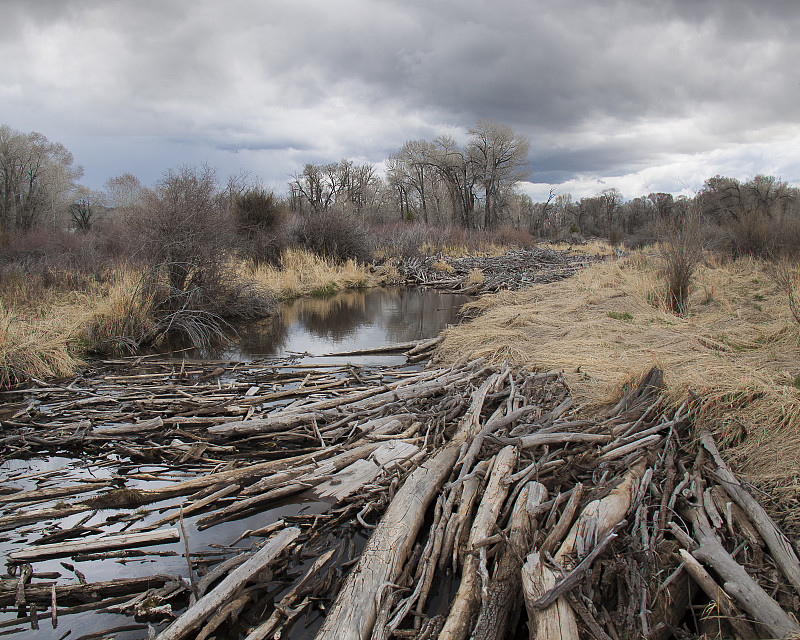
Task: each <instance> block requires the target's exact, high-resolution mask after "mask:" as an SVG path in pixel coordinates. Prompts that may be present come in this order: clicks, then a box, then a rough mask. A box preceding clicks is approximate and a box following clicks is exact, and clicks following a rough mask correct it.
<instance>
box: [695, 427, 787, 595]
mask: <svg viewBox="0 0 800 640" xmlns="http://www.w3.org/2000/svg"><path fill="white" fill-rule="evenodd" d="M700 442H701V443H702V444H703V446H704V447H705V448H706V450H707V451H708V452H709V453H710V454H711V456H712V457H713V458H714V462H715V463H716V464H717V474H716V475H717V477H718V478H719V479H720V480H721V481H722V483H723V486H724V487H725V490H726V491H727V492H728V493H729V494H730V496H731V498H733V499H734V501H735V502H736V504H738V505H739V506H740V507H741V508H742V509H743V510H744V512H745V513H746V514H747V515H748V516H749V517H750V519H751V520H752V521H753V524H754V525H755V526H756V529H758V532H759V533H760V534H761V537H762V538H764V542H766V543H767V547H769V550H770V552H771V555H772V558H773V559H774V560H775V563H776V564H777V565H778V566H779V567H780V569H781V571H782V572H783V575H785V576H786V577H787V579H788V580H789V582H791V583H792V586H794V588H795V589H796V590H797V591H798V592H800V561H799V560H798V559H797V555H796V554H795V552H794V549H792V545H791V544H790V543H789V541H788V540H787V539H786V536H785V535H783V533H782V532H781V531H780V529H778V527H777V526H775V523H774V522H773V521H772V518H770V517H769V515H768V514H767V512H766V511H764V507H762V506H761V505H760V504H759V503H758V501H757V500H756V499H755V498H754V497H753V496H752V495H750V493H748V492H747V491H746V490H745V488H744V487H743V486H742V485H741V483H740V482H739V480H738V479H737V478H736V476H735V475H734V474H733V472H732V471H731V470H730V469H729V468H728V465H726V464H725V461H724V460H723V459H722V456H721V455H720V454H719V450H718V449H717V445H716V444H715V442H714V437H713V436H712V435H711V433H710V432H708V431H703V432H702V433H701V434H700Z"/></svg>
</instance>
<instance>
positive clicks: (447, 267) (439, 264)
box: [432, 260, 455, 273]
mask: <svg viewBox="0 0 800 640" xmlns="http://www.w3.org/2000/svg"><path fill="white" fill-rule="evenodd" d="M432 266H433V269H434V271H440V272H442V273H453V271H455V269H454V268H453V265H451V264H449V263H448V262H445V261H444V260H437V261H436V262H434V263H433V265H432Z"/></svg>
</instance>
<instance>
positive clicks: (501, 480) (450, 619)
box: [439, 446, 517, 640]
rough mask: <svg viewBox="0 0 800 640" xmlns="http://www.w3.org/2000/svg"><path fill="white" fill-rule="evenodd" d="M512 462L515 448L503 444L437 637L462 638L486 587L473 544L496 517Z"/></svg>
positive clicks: (488, 531) (488, 532)
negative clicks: (448, 609)
mask: <svg viewBox="0 0 800 640" xmlns="http://www.w3.org/2000/svg"><path fill="white" fill-rule="evenodd" d="M516 461H517V451H516V448H515V447H511V446H508V447H505V448H504V449H502V450H501V451H500V453H498V454H497V458H496V460H495V463H494V467H493V468H492V474H491V476H489V484H488V485H487V486H486V491H485V493H484V494H483V499H482V500H481V503H480V505H479V506H478V511H477V513H476V514H475V520H474V521H473V523H472V529H471V530H470V535H469V543H468V550H469V552H468V554H467V557H466V558H465V560H464V563H463V566H462V569H461V582H460V583H459V586H458V591H457V593H456V596H455V599H454V600H453V603H452V605H451V606H450V612H449V613H448V615H447V620H445V623H444V627H442V630H441V631H440V632H439V640H463V638H466V637H467V635H468V634H469V632H470V618H471V617H472V614H473V613H475V611H476V610H477V608H478V605H479V604H480V600H481V593H482V592H485V591H486V590H487V589H488V587H489V585H488V584H483V585H481V578H480V573H479V564H480V562H481V560H480V559H479V554H476V553H475V547H476V544H475V543H476V542H478V541H479V540H481V539H483V538H486V537H488V536H489V535H491V534H492V533H493V532H494V527H495V525H496V523H497V517H498V516H499V515H500V510H501V509H502V507H503V503H504V502H505V499H506V496H507V495H508V485H506V483H505V480H506V478H508V476H510V475H511V474H512V473H513V472H514V465H515V464H516ZM481 553H482V554H483V557H484V562H485V553H486V549H485V548H482V550H481Z"/></svg>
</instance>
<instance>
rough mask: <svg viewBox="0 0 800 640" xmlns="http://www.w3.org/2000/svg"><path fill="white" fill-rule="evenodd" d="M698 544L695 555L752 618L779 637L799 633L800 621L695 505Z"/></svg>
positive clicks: (692, 512) (692, 516)
mask: <svg viewBox="0 0 800 640" xmlns="http://www.w3.org/2000/svg"><path fill="white" fill-rule="evenodd" d="M687 518H688V519H689V520H690V521H691V522H692V525H693V528H694V534H695V539H696V540H697V542H698V543H699V545H700V546H699V547H698V548H697V549H696V550H694V551H692V555H693V556H694V557H695V558H697V559H698V560H701V561H703V562H705V563H706V564H708V565H709V566H711V567H713V568H714V571H716V572H717V574H719V576H720V578H721V579H722V580H723V581H724V582H723V585H722V586H723V588H724V589H725V591H726V592H727V593H728V594H730V595H731V596H733V598H734V600H736V601H737V602H738V603H739V605H740V606H741V607H742V608H743V609H744V610H745V611H747V613H749V614H750V615H751V616H752V618H753V620H756V621H758V622H759V623H760V624H762V625H764V626H765V627H766V628H767V630H768V631H769V633H771V634H773V636H774V637H776V638H787V637H790V636H791V635H792V634H800V625H798V624H797V623H796V622H795V621H794V620H792V619H791V618H790V617H789V615H788V614H787V613H786V612H785V611H784V610H783V609H781V607H780V605H779V604H778V603H777V602H775V601H774V600H773V599H772V598H771V597H770V596H769V594H767V593H766V592H765V591H764V590H763V589H762V588H761V587H760V586H759V585H758V583H757V582H756V581H755V580H753V578H751V577H750V575H749V574H748V573H747V572H746V571H745V570H744V567H742V565H740V564H739V563H738V562H736V560H734V559H733V558H732V557H731V555H730V554H729V553H728V552H727V551H726V550H725V547H723V546H722V543H721V542H720V541H719V539H718V538H717V536H716V534H715V533H714V530H713V529H712V528H711V525H710V524H709V523H708V520H707V518H706V516H705V514H704V513H702V512H701V511H700V510H699V508H697V507H693V508H690V509H689V510H688V511H687Z"/></svg>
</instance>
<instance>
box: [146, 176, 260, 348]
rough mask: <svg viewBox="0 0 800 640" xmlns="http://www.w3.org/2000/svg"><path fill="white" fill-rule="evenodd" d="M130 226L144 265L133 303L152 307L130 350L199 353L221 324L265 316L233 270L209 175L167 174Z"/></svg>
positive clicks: (255, 292) (228, 233)
mask: <svg viewBox="0 0 800 640" xmlns="http://www.w3.org/2000/svg"><path fill="white" fill-rule="evenodd" d="M131 225H132V229H133V231H134V234H135V235H136V237H137V238H139V240H140V243H141V255H142V256H143V258H144V262H145V264H144V275H143V277H142V283H141V286H139V287H138V289H139V292H140V293H139V295H140V296H141V297H142V300H150V299H152V300H153V306H152V308H153V314H154V319H155V325H154V327H153V329H152V330H151V331H150V333H149V334H148V335H147V336H144V337H142V338H137V340H136V341H137V343H138V342H139V340H141V341H142V342H141V343H142V344H145V343H154V342H159V341H161V340H163V339H165V338H166V337H181V338H186V339H188V341H189V342H190V343H192V344H195V345H197V346H206V345H207V344H208V343H209V342H211V341H213V339H217V338H221V337H222V336H223V335H224V334H225V332H226V330H227V329H229V327H228V325H227V323H226V322H225V321H224V318H229V317H237V316H238V317H257V316H262V315H265V314H267V313H269V311H270V310H271V309H272V305H273V301H272V298H271V296H268V295H266V294H264V293H263V292H261V291H260V290H259V289H258V288H257V287H256V286H255V285H254V284H252V283H248V282H245V281H244V280H242V279H241V278H240V277H239V276H238V275H237V274H236V273H235V271H234V269H233V265H232V263H231V260H230V251H231V246H232V239H233V224H232V220H231V216H230V215H229V209H228V207H227V206H226V203H225V201H224V199H222V198H221V197H220V196H219V194H218V192H217V180H216V175H215V172H214V171H213V170H212V169H210V168H209V167H207V166H203V167H201V168H195V167H189V166H184V167H182V168H180V169H179V170H177V171H173V170H169V171H167V172H166V173H165V175H164V177H163V178H162V179H161V181H160V182H159V183H158V185H157V187H156V190H155V191H154V192H152V193H150V194H148V195H147V196H146V198H145V206H144V207H143V208H142V210H141V211H140V213H139V215H138V216H136V217H134V218H132V219H131ZM135 307H136V305H134V308H135Z"/></svg>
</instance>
